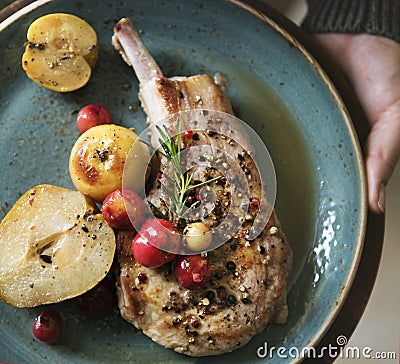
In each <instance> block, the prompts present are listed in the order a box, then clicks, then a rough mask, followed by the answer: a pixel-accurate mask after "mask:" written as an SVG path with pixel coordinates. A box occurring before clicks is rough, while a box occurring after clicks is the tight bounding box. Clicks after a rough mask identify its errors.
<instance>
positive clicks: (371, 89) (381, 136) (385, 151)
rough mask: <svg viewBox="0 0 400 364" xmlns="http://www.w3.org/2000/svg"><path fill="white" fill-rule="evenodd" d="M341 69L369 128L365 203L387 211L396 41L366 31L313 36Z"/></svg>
mask: <svg viewBox="0 0 400 364" xmlns="http://www.w3.org/2000/svg"><path fill="white" fill-rule="evenodd" d="M314 37H315V38H316V40H317V42H318V43H319V45H320V46H321V47H322V48H323V49H325V51H326V52H327V53H328V54H329V55H330V56H331V57H333V59H334V60H335V61H336V62H337V63H338V64H339V65H340V66H341V67H342V70H343V72H344V73H345V75H346V76H347V78H348V79H349V81H350V83H351V85H352V87H353V89H354V91H355V93H356V95H357V97H358V99H359V101H360V104H361V106H362V108H363V110H364V112H365V114H366V116H367V118H368V121H369V124H370V126H371V130H370V133H369V135H368V138H367V141H366V144H365V164H366V171H367V182H368V203H369V207H370V209H371V210H372V211H373V212H375V213H381V212H383V211H384V209H385V186H386V184H387V183H388V182H389V180H390V177H391V176H392V174H393V171H394V169H395V167H396V164H397V161H398V160H399V157H400V44H399V43H397V42H395V41H392V40H390V39H387V38H385V37H380V36H374V35H368V34H339V33H324V34H317V35H314Z"/></svg>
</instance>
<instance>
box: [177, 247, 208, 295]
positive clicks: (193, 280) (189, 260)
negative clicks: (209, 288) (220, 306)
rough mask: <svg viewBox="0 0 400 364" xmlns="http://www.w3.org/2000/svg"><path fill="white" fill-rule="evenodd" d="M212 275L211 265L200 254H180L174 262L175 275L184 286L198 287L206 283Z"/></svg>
mask: <svg viewBox="0 0 400 364" xmlns="http://www.w3.org/2000/svg"><path fill="white" fill-rule="evenodd" d="M211 275H212V267H211V265H210V263H209V262H208V260H207V258H203V257H202V256H201V255H199V254H196V255H187V256H180V257H179V258H177V260H176V262H175V277H176V279H177V281H178V283H179V285H181V286H182V287H184V288H187V289H198V288H200V287H203V286H204V285H206V284H207V283H208V282H209V280H210V278H211Z"/></svg>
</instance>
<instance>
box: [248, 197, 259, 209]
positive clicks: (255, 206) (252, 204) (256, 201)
mask: <svg viewBox="0 0 400 364" xmlns="http://www.w3.org/2000/svg"><path fill="white" fill-rule="evenodd" d="M250 208H252V209H259V208H260V200H259V199H258V197H255V196H254V197H253V198H252V199H251V202H250Z"/></svg>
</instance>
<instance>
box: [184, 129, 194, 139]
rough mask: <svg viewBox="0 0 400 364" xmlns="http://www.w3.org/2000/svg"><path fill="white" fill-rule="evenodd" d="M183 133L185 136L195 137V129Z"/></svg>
mask: <svg viewBox="0 0 400 364" xmlns="http://www.w3.org/2000/svg"><path fill="white" fill-rule="evenodd" d="M183 135H184V137H185V138H192V137H193V130H186V131H185V132H184V133H183Z"/></svg>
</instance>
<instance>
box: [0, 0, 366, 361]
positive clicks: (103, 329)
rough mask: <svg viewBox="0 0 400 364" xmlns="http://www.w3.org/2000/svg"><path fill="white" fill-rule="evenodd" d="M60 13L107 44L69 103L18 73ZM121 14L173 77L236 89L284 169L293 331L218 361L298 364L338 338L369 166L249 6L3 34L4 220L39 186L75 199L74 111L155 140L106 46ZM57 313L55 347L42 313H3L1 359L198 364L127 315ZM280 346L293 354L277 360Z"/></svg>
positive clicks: (276, 30)
mask: <svg viewBox="0 0 400 364" xmlns="http://www.w3.org/2000/svg"><path fill="white" fill-rule="evenodd" d="M52 12H66V13H72V14H75V15H78V16H80V17H82V18H84V19H85V20H87V21H88V22H89V23H90V24H91V25H92V26H93V27H94V28H95V30H96V31H97V34H98V36H99V59H98V64H97V66H96V70H95V72H94V75H93V77H92V79H91V81H90V83H89V84H88V85H87V86H85V87H84V88H83V89H81V90H79V91H75V92H73V93H68V94H58V93H54V92H51V91H48V90H46V89H44V88H41V87H40V86H38V85H36V84H34V83H33V82H32V81H30V80H29V79H28V78H27V77H26V75H25V73H24V72H23V70H22V69H21V65H20V60H21V56H22V53H23V44H24V42H25V40H26V30H27V28H28V26H29V25H30V23H31V22H32V21H33V20H34V19H36V18H38V17H39V16H41V15H44V14H47V13H52ZM125 16H128V17H130V18H131V19H132V20H133V22H134V23H135V24H136V26H137V27H138V29H140V30H141V32H142V36H143V39H144V41H145V43H146V44H147V46H148V47H149V49H150V51H151V53H152V54H153V56H154V57H155V58H156V60H157V61H158V62H159V64H160V65H161V68H162V69H163V70H164V73H165V74H166V75H167V76H172V75H193V74H197V73H200V72H208V73H211V74H215V73H218V72H219V73H220V74H222V75H223V76H224V77H226V79H227V80H228V84H227V94H228V96H229V98H230V100H231V102H232V104H233V107H234V109H235V112H236V114H237V115H238V116H239V117H240V118H241V119H243V120H244V121H246V122H248V123H249V124H250V125H251V126H252V127H253V128H254V129H255V130H256V131H257V132H258V133H259V135H260V136H261V137H262V139H263V140H264V142H265V144H266V146H267V148H268V150H269V152H270V154H271V157H272V159H273V162H274V164H275V168H276V173H277V189H278V194H277V203H276V209H277V213H278V216H279V217H280V220H281V222H282V225H283V228H284V229H285V231H286V234H287V237H288V240H289V242H290V244H291V246H292V248H293V252H294V268H293V272H292V276H291V287H290V291H289V296H288V302H289V310H290V314H289V320H288V322H287V324H286V325H282V326H278V325H271V326H270V327H268V328H267V330H266V331H265V332H263V333H262V334H260V335H258V336H257V337H255V338H254V339H253V340H252V341H251V342H250V343H249V344H248V345H247V346H246V347H244V348H242V349H240V350H237V351H236V352H234V353H231V354H226V355H223V356H220V357H216V358H213V362H227V361H229V362H258V361H260V359H261V358H263V359H265V360H266V359H269V362H271V363H273V362H275V361H276V362H279V363H281V362H292V361H296V359H295V358H294V357H295V356H297V354H296V353H297V352H298V351H301V350H302V348H304V347H311V346H313V345H315V344H316V342H317V341H318V340H319V339H320V338H321V336H322V335H323V334H324V332H325V331H326V330H327V329H328V328H329V325H330V324H331V323H332V321H333V319H334V318H335V316H336V315H337V313H338V310H340V307H341V305H342V302H343V300H344V298H345V297H346V295H347V293H348V291H349V289H350V288H351V284H352V281H353V277H354V274H355V272H356V269H357V264H358V261H359V256H360V252H361V249H362V244H363V239H364V230H365V223H366V203H365V200H366V197H365V194H366V191H365V177H364V174H363V173H364V172H363V167H362V165H363V163H362V157H361V153H360V148H359V146H358V141H357V138H356V135H355V132H354V130H353V127H352V124H351V121H350V120H349V118H348V115H347V113H346V111H345V109H344V107H343V105H342V102H341V99H340V97H339V96H338V95H337V94H336V92H335V90H334V88H333V87H332V86H331V84H330V82H329V81H328V80H327V78H326V77H325V75H324V73H323V72H322V71H321V70H320V69H319V67H318V65H316V64H315V62H314V61H313V60H312V59H311V57H310V56H309V55H308V53H307V52H306V51H305V50H304V49H302V47H301V46H299V45H298V44H297V42H296V41H295V40H294V39H293V38H292V37H291V36H290V35H288V34H286V32H285V31H284V30H283V29H281V28H280V27H279V26H278V25H276V24H275V23H273V22H272V21H271V20H270V19H269V18H267V17H265V16H263V15H261V14H259V13H257V12H256V11H253V10H251V9H250V8H248V7H246V6H245V5H243V4H241V3H239V2H236V1H225V0H201V1H196V2H195V1H183V0H169V1H155V0H149V1H139V0H132V1H122V0H121V1H118V2H111V1H109V2H102V1H92V0H87V1H84V2H83V1H82V2H79V1H65V0H55V1H39V2H36V3H34V5H33V6H29V7H26V8H24V9H23V10H22V11H20V12H17V13H16V14H14V15H13V16H12V17H11V18H8V19H7V20H6V21H5V22H3V23H2V24H1V25H0V30H1V32H0V48H1V55H2V56H1V57H0V130H1V133H0V155H1V157H2V159H1V160H2V162H1V163H2V166H1V174H0V191H1V193H0V218H3V216H4V215H5V214H6V213H7V211H8V210H9V209H10V208H11V206H12V204H13V203H14V202H15V201H16V200H17V199H18V197H19V196H20V195H21V194H22V193H24V192H25V191H26V190H28V189H29V188H31V187H32V186H35V185H37V184H42V183H51V184H56V185H59V186H63V187H72V184H71V181H70V178H69V175H68V158H69V153H70V149H71V147H72V145H73V144H74V141H75V140H76V138H77V137H78V135H79V132H78V130H77V129H76V126H75V117H76V112H77V110H79V109H80V108H81V107H82V106H84V105H85V104H88V103H103V104H104V105H106V106H107V107H108V108H109V109H110V111H111V113H112V114H113V116H114V121H115V122H117V123H120V124H122V125H125V126H134V127H136V128H137V129H138V131H141V130H143V129H144V128H145V116H144V114H143V112H142V111H141V109H140V107H138V106H139V103H138V99H137V91H138V84H137V80H136V78H135V76H134V74H133V72H132V70H131V69H130V68H129V67H128V66H126V65H125V64H124V63H123V61H122V60H121V58H120V56H119V54H118V53H117V52H116V51H115V50H114V49H113V48H112V46H111V43H110V39H111V35H112V30H113V25H114V24H115V23H116V21H118V20H119V19H120V18H121V17H125ZM0 254H1V252H0ZM56 308H57V309H58V310H60V311H61V312H62V314H63V317H64V321H65V325H64V326H65V330H64V333H63V336H62V338H61V340H60V341H59V342H57V343H55V344H52V345H46V344H42V343H40V342H38V341H37V340H35V339H34V338H33V335H32V323H33V320H34V317H35V315H36V314H37V313H38V311H39V310H40V309H41V308H33V309H16V308H13V307H11V306H9V305H7V304H4V303H1V304H0V322H1V323H0V337H1V340H0V360H1V361H12V362H18V363H25V362H26V363H28V362H29V363H32V362H35V363H39V362H51V363H61V362H68V363H81V362H96V363H100V362H104V363H114V362H122V361H125V362H152V363H156V362H163V363H168V362H170V363H177V362H187V361H189V360H190V359H189V358H187V357H185V356H182V355H179V354H176V353H174V352H173V351H171V350H167V349H163V348H161V347H160V346H158V345H157V344H155V343H153V342H152V341H151V340H150V339H149V338H147V337H145V336H144V335H142V334H141V333H140V332H138V331H137V330H135V329H134V328H133V326H131V325H130V324H128V323H126V322H125V321H124V320H123V319H121V318H120V317H119V315H118V312H114V313H113V314H111V315H109V316H107V317H106V318H104V319H98V320H93V319H92V320H90V319H88V318H85V317H83V316H81V315H80V314H79V312H78V310H77V308H76V302H75V301H74V300H71V301H69V302H64V303H61V304H58V305H57V306H56ZM333 344H335V343H333ZM280 346H282V347H284V348H285V350H286V352H280V353H278V352H277V351H274V350H272V352H270V350H269V349H271V348H272V347H280ZM265 349H267V350H265ZM270 354H274V355H273V358H270ZM285 356H286V358H285ZM209 360H210V359H207V358H206V359H204V358H203V359H196V362H203V361H204V362H206V361H209Z"/></svg>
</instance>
